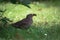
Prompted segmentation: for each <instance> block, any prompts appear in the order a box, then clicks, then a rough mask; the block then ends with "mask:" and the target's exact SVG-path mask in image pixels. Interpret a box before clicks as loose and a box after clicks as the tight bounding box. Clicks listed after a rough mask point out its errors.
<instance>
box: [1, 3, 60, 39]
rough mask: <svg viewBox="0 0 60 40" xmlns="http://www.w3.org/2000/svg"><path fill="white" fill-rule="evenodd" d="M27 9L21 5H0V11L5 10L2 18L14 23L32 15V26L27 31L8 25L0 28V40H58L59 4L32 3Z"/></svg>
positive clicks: (59, 37)
mask: <svg viewBox="0 0 60 40" xmlns="http://www.w3.org/2000/svg"><path fill="white" fill-rule="evenodd" d="M29 6H30V7H31V8H28V7H26V6H24V5H21V4H12V3H9V2H8V3H0V9H1V10H5V9H6V11H5V12H4V15H3V17H7V18H9V19H10V20H12V22H8V24H11V23H15V22H17V21H19V20H22V19H23V18H25V17H26V15H27V14H30V13H34V14H36V15H37V16H35V17H33V24H32V26H31V27H30V29H29V30H21V29H17V28H14V27H12V26H10V25H8V26H7V28H5V27H4V28H0V29H2V30H1V31H0V40H60V3H59V2H40V3H39V2H33V3H31V4H29Z"/></svg>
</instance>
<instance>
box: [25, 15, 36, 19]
mask: <svg viewBox="0 0 60 40" xmlns="http://www.w3.org/2000/svg"><path fill="white" fill-rule="evenodd" d="M33 16H36V14H28V15H27V17H26V18H32V17H33Z"/></svg>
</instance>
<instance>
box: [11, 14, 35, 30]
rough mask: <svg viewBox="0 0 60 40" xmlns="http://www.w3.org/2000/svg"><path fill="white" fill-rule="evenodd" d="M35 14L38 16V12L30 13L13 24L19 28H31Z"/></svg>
mask: <svg viewBox="0 0 60 40" xmlns="http://www.w3.org/2000/svg"><path fill="white" fill-rule="evenodd" d="M33 16H36V14H28V15H27V16H26V18H24V19H22V20H20V21H18V22H16V23H13V24H12V26H14V27H15V28H19V29H29V27H30V26H31V24H32V23H33V19H32V17H33Z"/></svg>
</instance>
